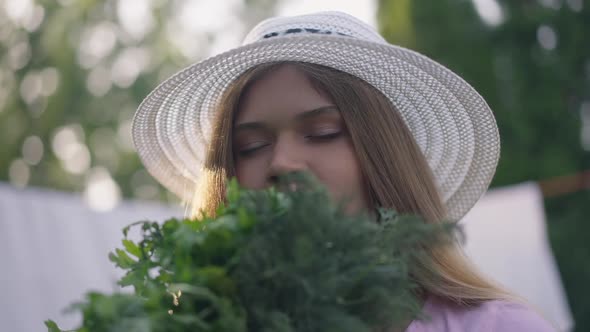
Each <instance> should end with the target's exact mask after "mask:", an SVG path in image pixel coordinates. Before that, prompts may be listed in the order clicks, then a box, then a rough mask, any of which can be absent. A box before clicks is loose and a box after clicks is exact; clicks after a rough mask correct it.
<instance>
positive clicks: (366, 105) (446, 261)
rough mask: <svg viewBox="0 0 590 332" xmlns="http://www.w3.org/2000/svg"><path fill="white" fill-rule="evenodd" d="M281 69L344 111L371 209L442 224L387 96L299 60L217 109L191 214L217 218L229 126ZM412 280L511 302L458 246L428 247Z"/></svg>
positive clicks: (450, 294)
mask: <svg viewBox="0 0 590 332" xmlns="http://www.w3.org/2000/svg"><path fill="white" fill-rule="evenodd" d="M283 65H290V66H294V67H295V68H296V69H297V70H299V71H300V72H301V73H303V74H304V75H305V76H306V77H307V78H308V80H309V81H310V83H311V84H312V85H313V86H314V88H315V89H317V90H318V92H320V93H322V94H324V95H326V96H328V97H329V98H330V99H331V100H332V101H333V102H334V103H335V105H336V106H337V107H338V109H339V110H340V113H341V116H342V118H343V120H344V122H345V124H346V126H347V128H348V131H349V133H350V137H351V140H352V142H353V145H354V149H355V151H356V154H357V158H358V160H359V162H360V165H361V169H362V173H363V176H364V180H365V181H366V187H367V188H368V191H369V198H370V205H371V208H376V207H389V208H394V209H396V210H397V211H398V212H400V213H414V214H419V215H421V216H422V217H423V218H424V219H425V220H426V222H429V223H438V222H442V221H443V220H444V219H445V208H444V204H443V203H442V200H441V198H440V195H439V193H438V191H437V188H436V185H435V182H434V177H433V175H432V172H431V170H430V167H429V166H428V163H427V161H426V159H425V157H424V155H423V154H422V152H421V150H420V148H419V147H418V145H417V143H416V141H415V140H414V138H413V136H412V134H411V132H410V131H409V129H408V128H407V127H406V125H405V123H404V121H403V120H402V118H401V116H400V114H399V113H398V112H397V111H396V110H395V107H394V106H393V105H392V104H391V102H390V101H389V99H387V98H386V97H385V96H384V95H383V94H382V93H380V92H379V91H378V90H377V89H375V88H374V87H372V86H371V85H369V84H368V83H366V82H364V81H363V80H361V79H359V78H357V77H355V76H352V75H349V74H347V73H344V72H341V71H338V70H335V69H332V68H329V67H324V66H320V65H315V64H310V63H301V62H275V63H269V64H263V65H259V66H257V67H255V68H253V69H251V70H249V71H248V72H246V73H245V74H243V75H241V76H240V78H238V79H237V80H236V81H235V82H234V83H233V84H232V85H231V86H230V87H229V88H228V90H227V91H226V93H225V95H224V96H223V98H222V100H221V103H220V104H219V106H218V109H217V110H216V111H217V113H216V114H217V117H216V120H215V121H214V127H213V135H212V140H211V145H210V147H209V149H208V153H207V159H206V162H205V165H204V171H203V175H202V177H201V178H202V179H201V181H202V182H201V183H200V189H199V190H197V192H196V193H195V199H194V201H193V202H192V211H193V212H192V213H193V216H195V215H197V214H198V213H206V214H208V215H214V213H215V211H216V210H217V207H218V206H219V204H221V203H222V202H223V200H224V189H225V185H226V180H227V179H228V178H230V177H232V176H234V158H233V151H232V126H233V121H234V118H235V115H236V113H237V112H238V108H239V106H240V99H241V97H242V96H243V95H244V94H245V92H246V91H247V89H248V88H249V87H250V86H252V84H253V83H254V82H256V81H257V80H259V79H260V78H262V77H263V76H264V75H266V74H267V73H269V72H271V71H273V70H275V69H277V68H278V67H279V66H283ZM413 277H414V278H415V280H416V282H417V283H418V284H419V285H420V287H421V289H422V290H423V291H424V292H426V293H427V294H430V295H435V296H438V297H441V298H444V299H447V300H450V301H453V302H456V303H458V304H465V305H470V304H476V303H480V302H482V301H486V300H498V299H511V298H513V297H512V296H511V295H510V294H509V293H508V292H506V291H504V290H503V289H502V288H501V287H499V286H497V285H494V284H493V283H492V282H491V281H489V280H487V279H486V278H484V277H483V276H481V275H480V274H479V273H478V272H477V270H476V269H475V268H474V266H473V265H472V264H471V263H470V262H469V260H468V259H467V258H466V257H465V256H464V254H463V253H462V251H461V249H460V247H459V246H458V245H450V246H444V247H443V246H440V247H433V248H427V255H426V257H425V258H423V260H422V261H420V262H419V264H418V266H417V267H416V269H415V270H414V271H413Z"/></svg>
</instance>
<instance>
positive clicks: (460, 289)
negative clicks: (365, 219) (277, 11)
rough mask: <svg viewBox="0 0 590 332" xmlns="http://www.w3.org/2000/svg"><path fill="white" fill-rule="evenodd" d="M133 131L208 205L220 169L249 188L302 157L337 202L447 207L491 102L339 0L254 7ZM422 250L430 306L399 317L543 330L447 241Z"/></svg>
mask: <svg viewBox="0 0 590 332" xmlns="http://www.w3.org/2000/svg"><path fill="white" fill-rule="evenodd" d="M133 136H134V141H135V143H136V147H137V149H138V152H139V155H140V157H141V159H142V161H143V163H144V164H145V165H146V167H147V169H148V170H149V171H150V172H151V174H153V175H154V176H155V177H156V178H157V179H158V180H159V181H160V182H161V183H162V184H163V185H164V186H166V187H167V188H169V189H170V190H172V191H173V192H175V193H177V194H178V195H179V196H180V197H181V198H183V199H185V200H187V201H191V202H192V208H193V211H195V213H196V211H205V212H207V213H209V214H213V213H214V211H215V210H216V208H217V206H218V205H219V204H220V203H221V202H222V201H223V199H224V193H223V192H224V188H225V182H226V180H227V178H229V177H234V176H235V177H237V179H238V181H239V182H240V184H241V185H243V186H245V187H248V188H252V189H259V188H264V187H267V186H270V185H273V184H275V183H276V181H277V177H278V176H279V175H281V174H285V173H289V172H295V171H309V172H312V173H313V174H314V175H315V176H316V177H317V178H318V179H319V180H320V182H322V183H323V184H324V185H325V186H326V187H327V189H328V191H329V193H330V194H331V196H332V197H333V198H334V200H346V202H347V203H346V209H347V212H349V213H356V212H361V211H368V212H369V213H371V211H375V209H376V208H378V207H390V208H394V209H396V210H397V211H399V212H402V213H414V214H419V215H421V216H422V217H423V218H424V219H425V220H426V221H427V222H431V223H436V222H441V221H443V220H459V219H460V218H461V217H462V216H463V215H465V213H467V211H468V210H469V209H470V208H471V207H472V206H473V205H474V204H475V202H476V201H477V200H478V199H479V198H480V196H481V195H482V194H483V193H484V192H485V191H486V190H487V188H488V185H489V183H490V181H491V178H492V176H493V173H494V171H495V167H496V164H497V162H498V157H499V137H498V131H497V127H496V123H495V120H494V117H493V115H492V112H491V110H490V109H489V107H488V105H487V104H486V103H485V101H484V100H483V99H482V97H481V96H480V95H479V94H478V93H477V92H476V91H474V90H473V88H472V87H471V86H470V85H468V84H467V83H466V82H465V81H463V80H462V79H461V78H459V77H458V76H457V75H455V74H454V73H452V72H451V71H449V70H448V69H446V68H445V67H443V66H441V65H440V64H438V63H436V62H434V61H432V60H430V59H428V58H426V57H424V56H422V55H420V54H417V53H415V52H413V51H410V50H407V49H404V48H401V47H398V46H395V45H391V44H388V43H387V42H386V41H385V40H384V39H383V38H382V37H381V36H380V35H379V34H378V33H376V32H375V31H374V30H373V29H372V28H371V27H369V26H368V25H366V24H364V23H363V22H360V21H359V20H357V19H355V18H354V17H351V16H349V15H346V14H343V13H338V12H324V13H317V14H311V15H303V16H296V17H282V18H272V19H269V20H266V21H263V22H262V23H260V24H259V25H258V26H256V27H255V28H254V29H253V30H252V31H251V32H250V33H249V34H248V36H247V37H246V39H245V42H244V44H243V45H242V46H241V47H238V48H235V49H233V50H230V51H228V52H225V53H222V54H220V55H218V56H215V57H213V58H210V59H207V60H205V61H203V62H200V63H197V64H195V65H193V66H191V67H188V68H186V69H184V70H182V71H181V72H179V73H178V74H176V75H174V76H173V77H171V78H170V79H168V80H167V81H166V82H164V83H163V84H161V85H160V86H159V87H158V88H156V89H155V90H154V91H153V92H152V93H151V94H150V95H149V96H148V97H147V98H146V100H145V101H144V102H143V103H142V104H141V106H140V107H139V109H138V111H137V114H136V116H135V119H134V124H133ZM425 260H427V261H424V262H421V264H420V266H419V267H418V268H417V271H416V272H415V273H414V275H413V277H414V278H415V280H416V282H417V283H418V284H419V285H420V287H421V294H420V295H421V298H422V300H423V301H424V303H423V308H424V312H425V314H426V315H427V316H429V317H430V319H429V320H415V321H413V322H408V324H407V329H406V331H408V332H418V331H507V332H510V331H519V332H520V331H553V329H552V328H551V327H550V325H549V324H548V323H547V322H545V321H544V320H543V319H542V318H541V317H540V316H539V315H537V314H536V313H535V312H534V311H532V310H530V309H528V308H527V307H526V306H525V305H523V304H520V303H519V302H518V301H517V300H515V299H513V297H512V296H511V295H510V294H508V293H506V292H505V291H503V290H502V289H501V288H499V287H497V286H495V285H493V284H492V283H491V282H490V281H488V280H486V279H485V278H484V277H482V276H481V275H479V274H478V273H477V272H476V271H475V269H474V268H473V267H472V266H471V265H470V264H469V262H468V261H467V260H466V258H465V257H464V256H462V255H461V253H460V250H459V249H458V248H455V247H445V248H431V249H429V254H428V257H427V258H425Z"/></svg>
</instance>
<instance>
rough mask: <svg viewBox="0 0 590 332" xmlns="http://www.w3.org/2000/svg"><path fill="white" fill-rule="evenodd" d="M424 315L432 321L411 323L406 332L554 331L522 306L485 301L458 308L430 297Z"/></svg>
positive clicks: (531, 311)
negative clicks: (473, 305)
mask: <svg viewBox="0 0 590 332" xmlns="http://www.w3.org/2000/svg"><path fill="white" fill-rule="evenodd" d="M423 312H424V313H425V314H426V315H427V316H428V317H430V318H431V320H429V321H427V320H424V321H420V320H414V321H413V322H412V323H411V324H410V326H408V328H407V329H406V332H473V331H476V332H532V331H535V332H555V331H556V329H555V328H554V327H552V326H551V325H550V324H549V323H548V322H547V321H546V320H545V319H543V318H542V317H541V316H540V315H539V314H537V313H536V312H535V311H533V310H532V309H530V308H528V307H526V306H525V305H523V304H519V303H513V302H508V301H487V302H484V303H482V304H480V305H478V306H475V307H461V306H458V305H456V304H454V303H451V302H448V301H444V300H441V299H437V298H436V297H430V298H428V300H427V301H426V302H425V304H424V308H423Z"/></svg>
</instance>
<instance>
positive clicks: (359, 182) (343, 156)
mask: <svg viewBox="0 0 590 332" xmlns="http://www.w3.org/2000/svg"><path fill="white" fill-rule="evenodd" d="M310 168H312V172H313V173H314V174H315V175H316V176H317V177H318V178H319V180H320V181H321V182H322V183H323V184H324V185H325V186H326V187H327V188H328V190H329V192H330V194H331V195H332V196H333V197H334V198H336V199H350V200H351V204H354V205H355V206H359V205H363V206H364V205H366V203H365V201H366V200H365V196H366V195H365V188H364V181H363V175H362V172H361V169H360V165H359V162H358V159H357V157H356V153H355V151H354V148H353V147H352V143H350V142H348V141H344V142H342V144H338V145H337V146H334V147H332V148H331V149H327V150H325V151H323V153H321V154H318V155H317V156H316V158H314V159H313V161H312V163H311V165H310Z"/></svg>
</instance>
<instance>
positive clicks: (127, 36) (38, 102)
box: [0, 0, 275, 210]
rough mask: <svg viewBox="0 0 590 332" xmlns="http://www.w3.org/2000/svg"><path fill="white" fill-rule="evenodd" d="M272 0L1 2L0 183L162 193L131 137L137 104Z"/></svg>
mask: <svg viewBox="0 0 590 332" xmlns="http://www.w3.org/2000/svg"><path fill="white" fill-rule="evenodd" d="M274 6H275V0H231V1H216V2H210V1H200V0H176V1H163V0H133V1H127V0H107V1H99V0H59V1H54V0H51V1H50V0H45V1H42V0H41V1H40V0H37V1H34V0H4V1H2V2H1V3H0V123H1V124H2V130H0V142H2V144H1V145H0V181H9V182H11V183H12V184H13V185H15V186H18V187H25V186H29V185H32V186H41V187H51V188H57V189H60V190H67V191H77V192H84V194H85V197H86V200H87V202H88V203H89V204H90V205H91V206H92V207H94V208H95V209H98V210H101V209H102V210H107V209H109V208H112V207H113V206H114V205H115V204H116V203H117V202H118V200H119V199H120V198H121V197H135V198H141V199H166V198H167V196H166V194H165V191H164V190H162V188H161V187H160V186H159V185H158V184H157V183H156V182H155V181H154V180H153V179H152V178H151V177H150V176H149V175H148V174H147V172H146V171H145V170H143V167H142V166H141V164H140V162H139V159H138V157H137V155H136V154H135V152H134V150H133V146H132V142H131V137H130V126H131V119H132V116H133V114H134V112H135V109H136V108H137V106H138V105H139V103H140V102H141V100H142V99H143V98H144V97H145V96H146V95H147V94H148V93H149V92H150V91H151V90H152V89H153V88H154V87H155V86H156V84H158V83H159V82H161V81H162V80H163V79H165V78H166V77H168V76H170V75H171V74H173V73H174V72H175V71H177V70H179V69H181V68H182V67H184V66H186V65H188V64H189V63H192V62H195V61H197V60H199V59H201V58H204V57H206V56H208V55H210V54H212V53H216V52H219V51H221V50H224V49H225V48H229V47H230V46H234V45H235V44H237V43H239V42H240V40H241V38H242V37H243V34H244V33H245V32H247V29H248V27H250V26H252V25H253V24H254V23H255V22H258V21H259V20H260V19H261V18H263V17H266V16H268V15H269V14H270V13H271V12H272V11H273V9H274Z"/></svg>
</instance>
